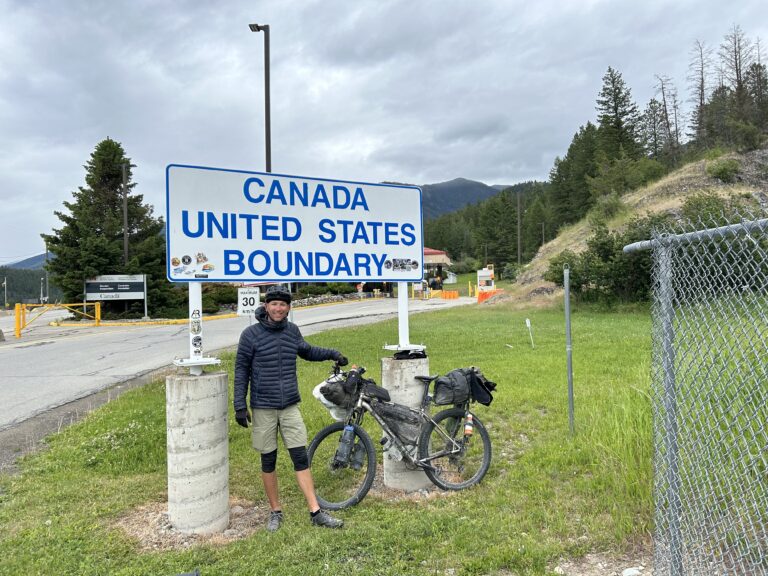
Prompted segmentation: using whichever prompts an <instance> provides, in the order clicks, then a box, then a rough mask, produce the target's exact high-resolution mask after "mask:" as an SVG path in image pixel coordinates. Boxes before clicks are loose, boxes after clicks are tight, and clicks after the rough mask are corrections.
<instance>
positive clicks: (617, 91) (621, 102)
mask: <svg viewBox="0 0 768 576" xmlns="http://www.w3.org/2000/svg"><path fill="white" fill-rule="evenodd" d="M597 112H598V127H599V141H600V148H601V150H602V151H603V152H604V153H605V155H606V156H607V157H608V159H609V160H613V159H614V158H618V157H619V156H620V155H621V151H622V150H623V151H624V153H625V154H626V155H627V157H628V158H631V159H637V158H639V157H640V155H641V153H642V150H641V147H640V145H639V144H638V138H637V131H638V123H639V116H640V115H639V112H638V109H637V104H635V103H634V101H633V100H632V93H631V91H630V89H629V88H627V85H626V84H625V83H624V79H623V78H622V76H621V73H620V72H618V71H616V70H614V69H613V68H611V67H610V66H609V67H608V71H607V72H606V73H605V76H603V88H602V89H601V90H600V94H599V96H598V98H597Z"/></svg>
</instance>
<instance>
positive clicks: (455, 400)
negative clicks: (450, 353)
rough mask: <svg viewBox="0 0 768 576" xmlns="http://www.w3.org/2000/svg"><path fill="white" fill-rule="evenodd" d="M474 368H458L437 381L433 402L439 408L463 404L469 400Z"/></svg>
mask: <svg viewBox="0 0 768 576" xmlns="http://www.w3.org/2000/svg"><path fill="white" fill-rule="evenodd" d="M471 377H472V368H456V369H455V370H451V371H450V372H448V373H447V374H445V375H444V376H440V377H439V378H438V379H437V380H435V393H434V397H433V399H432V401H433V402H434V403H435V404H437V405H438V406H446V405H448V404H462V403H464V402H466V401H467V400H468V399H469V388H470V378H471Z"/></svg>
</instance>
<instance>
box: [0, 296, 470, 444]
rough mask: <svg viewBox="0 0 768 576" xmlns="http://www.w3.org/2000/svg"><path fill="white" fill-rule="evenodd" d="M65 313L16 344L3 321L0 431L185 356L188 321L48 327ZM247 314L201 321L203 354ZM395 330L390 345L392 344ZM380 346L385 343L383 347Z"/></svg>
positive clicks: (367, 307)
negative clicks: (169, 323) (177, 323)
mask: <svg viewBox="0 0 768 576" xmlns="http://www.w3.org/2000/svg"><path fill="white" fill-rule="evenodd" d="M472 302H474V300H472V299H469V298H460V299H457V300H441V299H435V300H424V301H413V300H412V301H411V302H410V303H409V309H410V311H411V312H420V311H426V310H437V309H440V308H446V307H449V306H456V305H464V304H470V303H472ZM65 315H66V312H61V311H50V312H47V313H46V315H45V316H43V317H41V318H39V319H38V320H36V321H35V322H33V323H32V324H31V325H30V327H29V328H28V329H27V330H25V331H24V333H23V335H22V338H21V339H19V340H17V339H16V338H15V337H14V335H13V316H3V317H0V329H2V331H3V332H4V334H5V342H0V431H1V430H4V429H7V428H12V427H14V426H16V425H18V424H19V423H21V422H23V421H26V420H28V419H30V418H32V417H33V416H35V415H38V414H41V413H44V412H47V411H49V410H51V409H53V408H55V407H57V406H61V405H63V404H67V403H69V402H72V401H74V400H77V399H80V398H84V397H87V396H89V395H91V394H94V393H96V392H99V391H101V390H104V389H107V388H110V387H111V386H114V385H116V384H119V383H121V382H127V381H131V380H135V379H137V378H139V377H141V376H142V375H148V374H150V373H152V372H154V371H157V370H161V369H164V368H167V367H169V366H170V365H172V362H173V360H174V359H175V358H185V357H187V356H188V355H189V336H188V331H187V330H188V329H187V326H186V324H182V325H153V326H146V325H139V326H109V325H103V326H101V327H98V328H96V327H68V326H50V325H48V322H50V321H51V320H53V319H55V318H56V317H57V316H58V317H61V316H65ZM396 315H397V300H396V299H392V298H384V299H377V300H373V299H369V300H362V301H360V302H351V303H344V304H337V305H327V306H318V307H314V308H304V309H301V308H299V309H296V310H295V311H294V322H296V323H297V324H298V325H299V326H301V327H302V333H304V335H310V334H312V333H316V332H319V331H321V330H325V329H328V328H331V327H337V326H344V325H351V324H362V323H369V322H375V321H378V320H381V319H384V318H391V317H394V316H396ZM249 321H250V320H249V319H248V318H247V317H235V318H229V319H216V320H211V321H208V322H205V323H204V328H203V337H204V341H203V342H204V348H205V354H206V355H211V352H212V351H215V350H221V349H224V348H228V347H232V346H235V345H236V344H237V340H238V338H239V336H240V332H242V330H243V329H244V328H245V327H246V326H248V324H249ZM397 338H398V335H397V332H396V331H393V334H392V338H391V343H397ZM383 344H384V343H382V345H383Z"/></svg>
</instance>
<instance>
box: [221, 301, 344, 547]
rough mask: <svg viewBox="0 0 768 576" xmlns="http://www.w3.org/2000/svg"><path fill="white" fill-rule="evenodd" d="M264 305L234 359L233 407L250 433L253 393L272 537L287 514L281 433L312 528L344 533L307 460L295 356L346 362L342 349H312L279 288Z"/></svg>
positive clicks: (255, 444) (255, 434)
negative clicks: (281, 489)
mask: <svg viewBox="0 0 768 576" xmlns="http://www.w3.org/2000/svg"><path fill="white" fill-rule="evenodd" d="M264 300H265V304H264V306H261V307H259V308H258V309H257V310H256V313H255V314H256V320H257V323H256V324H254V325H252V326H249V327H248V328H246V329H245V330H243V333H242V334H241V335H240V342H239V344H238V346H237V356H236V358H235V393H234V407H235V419H236V420H237V423H238V424H239V425H240V426H242V427H244V428H248V422H250V421H251V414H250V413H249V412H248V405H247V404H246V396H247V394H248V391H249V389H250V394H251V399H250V407H251V410H252V412H253V447H254V448H255V449H256V450H257V451H259V452H260V453H261V479H262V481H263V482H264V491H265V492H266V494H267V499H268V500H269V506H270V508H271V513H270V516H269V520H268V522H267V530H269V531H270V532H274V531H276V530H277V529H278V528H280V525H281V524H282V522H283V512H282V508H281V506H280V500H279V498H278V490H277V473H276V472H275V464H276V462H277V433H278V430H279V431H280V435H281V436H282V438H283V444H284V445H285V447H286V448H287V449H288V453H289V454H290V456H291V460H292V461H293V468H294V470H295V471H296V480H297V482H298V485H299V488H300V489H301V491H302V493H303V494H304V498H306V500H307V505H308V506H309V512H310V516H311V521H312V524H313V525H315V526H325V527H327V528H340V527H341V526H342V525H343V524H344V522H343V521H342V520H339V519H337V518H334V517H333V516H331V515H330V514H328V513H327V512H325V511H324V510H321V509H320V506H319V505H318V503H317V498H316V496H315V486H314V482H313V480H312V472H311V471H310V469H309V462H308V458H307V429H306V427H305V426H304V421H303V420H302V417H301V413H300V412H299V406H298V404H299V402H300V401H301V397H300V396H299V384H298V380H297V377H296V357H297V356H299V357H301V358H303V359H305V360H310V361H313V362H317V361H322V360H335V361H336V362H338V363H339V365H341V366H344V365H346V364H347V359H346V358H345V357H344V356H343V355H342V354H341V353H340V352H338V351H337V350H331V349H329V348H320V347H319V346H311V345H310V344H309V343H308V342H307V341H306V340H304V338H303V337H302V335H301V332H300V331H299V327H298V326H296V324H293V323H292V322H289V321H288V319H287V317H288V312H289V311H290V309H291V294H290V293H289V292H287V291H285V290H283V289H282V288H279V287H277V286H273V287H271V288H270V289H269V290H267V293H266V297H265V299H264Z"/></svg>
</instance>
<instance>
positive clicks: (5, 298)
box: [3, 276, 8, 310]
mask: <svg viewBox="0 0 768 576" xmlns="http://www.w3.org/2000/svg"><path fill="white" fill-rule="evenodd" d="M3 301H4V302H5V308H3V310H8V276H4V277H3Z"/></svg>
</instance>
